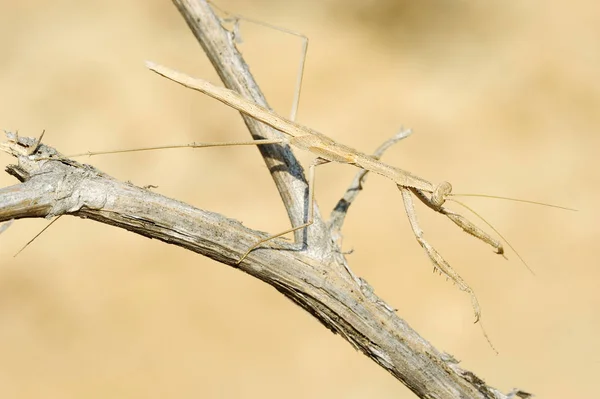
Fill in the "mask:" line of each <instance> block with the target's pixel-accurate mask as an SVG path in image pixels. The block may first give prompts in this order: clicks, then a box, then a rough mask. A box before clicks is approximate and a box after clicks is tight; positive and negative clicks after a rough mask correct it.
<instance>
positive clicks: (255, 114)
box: [146, 62, 504, 321]
mask: <svg viewBox="0 0 600 399" xmlns="http://www.w3.org/2000/svg"><path fill="white" fill-rule="evenodd" d="M146 66H147V67H148V68H149V69H150V70H152V71H154V72H156V73H157V74H159V75H161V76H164V77H166V78H168V79H170V80H172V81H174V82H176V83H179V84H181V85H183V86H185V87H187V88H190V89H194V90H197V91H200V92H201V93H204V94H206V95H208V96H210V97H212V98H214V99H216V100H219V101H221V102H222V103H224V104H226V105H228V106H230V107H232V108H234V109H236V110H238V111H240V112H242V113H244V114H246V115H249V116H251V117H252V118H254V119H256V120H258V121H261V122H263V123H265V124H267V125H269V126H271V127H273V128H275V129H277V130H279V131H281V132H283V133H285V134H286V135H288V136H291V138H290V139H289V141H288V142H289V144H291V145H294V146H296V147H298V148H300V149H302V150H306V151H310V152H312V153H313V154H315V155H316V156H317V159H316V161H315V162H313V164H312V165H311V170H310V175H311V177H314V168H315V166H317V165H319V164H323V163H327V162H339V163H344V164H350V165H354V166H356V167H358V168H361V169H364V170H368V171H371V172H375V173H377V174H380V175H382V176H385V177H387V178H388V179H390V180H392V181H393V182H395V183H396V185H397V186H398V187H399V188H400V189H401V191H402V190H403V189H407V190H412V189H414V190H418V191H419V192H421V193H429V194H430V197H426V198H427V202H428V203H429V204H431V205H432V209H434V210H436V211H437V212H440V209H442V205H443V204H444V202H445V201H446V199H447V197H449V196H450V195H451V190H452V186H451V185H450V183H448V182H442V183H440V184H438V185H436V186H434V185H433V184H432V183H430V182H429V181H427V180H425V179H423V178H421V177H418V176H416V175H414V174H412V173H410V172H408V171H405V170H403V169H400V168H396V167H394V166H391V165H388V164H386V163H383V162H381V161H379V160H378V159H377V158H375V157H373V156H370V155H367V154H363V153H361V152H359V151H357V150H355V149H353V148H350V147H348V146H345V145H343V144H340V143H337V142H335V141H334V140H333V139H331V138H329V137H327V136H325V135H323V134H321V133H319V132H317V131H315V130H312V129H310V128H308V127H306V126H303V125H300V124H297V123H295V122H292V121H290V120H287V119H285V118H283V117H281V116H279V115H277V114H276V113H274V112H272V111H270V110H268V109H266V108H264V107H262V106H260V105H258V104H255V103H253V102H251V101H249V100H247V99H245V98H243V97H242V96H240V95H239V94H238V93H236V92H234V91H232V90H228V89H226V88H223V87H218V86H214V85H213V84H211V83H209V82H207V81H205V80H202V79H196V78H193V77H191V76H188V75H186V74H183V73H181V72H178V71H175V70H173V69H170V68H167V67H164V66H161V65H157V64H155V63H152V62H147V63H146ZM313 184H314V179H313V178H311V179H309V201H310V204H311V206H310V207H311V208H312V203H313V201H312V200H313V196H314V190H313V189H312V186H313ZM403 197H405V195H403ZM418 198H419V199H421V200H423V199H422V198H421V197H420V196H418ZM406 211H407V213H408V216H409V218H412V219H411V224H413V225H415V226H416V217H415V212H414V209H413V207H412V206H410V205H409V204H407V205H406ZM440 213H442V214H444V215H446V216H448V217H449V218H450V220H452V221H453V222H454V223H456V224H457V225H459V226H460V227H461V228H462V229H463V230H464V231H465V232H467V233H468V234H470V235H473V236H474V237H477V238H479V239H480V240H482V241H484V242H486V243H488V244H489V245H491V246H492V247H494V248H495V249H496V252H497V253H499V254H502V253H503V252H504V248H503V246H502V244H501V243H500V242H499V241H497V240H494V239H491V237H490V236H489V235H487V234H481V232H482V230H481V229H479V228H477V227H476V226H475V225H474V224H473V223H471V222H470V221H468V220H467V219H466V218H464V217H461V218H460V219H457V218H453V217H450V216H449V215H448V214H447V213H444V212H440ZM311 214H312V212H311V211H310V210H309V218H308V220H307V222H306V223H304V224H302V225H300V226H297V227H293V228H291V229H288V230H286V231H284V232H281V233H278V234H274V235H272V236H269V237H267V238H265V239H263V240H260V241H259V242H258V243H256V244H255V245H253V246H252V247H250V248H249V249H248V251H246V253H245V254H244V255H243V256H242V257H241V258H240V260H239V261H238V264H239V263H241V262H242V261H243V260H244V259H245V258H246V257H247V256H248V255H249V254H250V253H251V252H252V251H253V250H254V249H256V248H257V247H258V246H259V245H260V244H262V243H264V242H266V241H269V240H271V239H273V238H275V237H279V236H281V235H283V234H287V233H290V232H293V231H296V230H299V229H303V228H305V227H308V226H310V224H312V217H311V216H312V215H311ZM417 240H419V243H420V244H421V245H422V246H423V245H424V244H423V243H426V241H424V240H423V239H422V237H419V236H418V235H417ZM428 247H429V248H431V246H428ZM428 247H425V246H424V248H425V250H426V253H427V255H428V256H429V258H430V259H431V261H432V262H433V263H434V265H436V267H437V268H438V269H439V270H440V272H442V273H444V274H445V275H446V276H447V277H448V278H449V279H451V280H452V281H454V282H455V283H456V284H457V285H458V286H459V288H461V289H462V290H466V289H465V287H466V288H468V290H466V291H467V292H468V293H469V294H470V295H471V297H472V300H473V298H474V294H473V291H472V290H471V289H470V288H469V287H468V285H467V284H466V283H465V282H464V281H463V280H462V279H460V277H459V276H458V274H456V273H455V272H454V271H453V269H452V268H451V267H450V265H449V264H448V263H447V262H445V261H444V260H443V258H442V257H441V256H440V255H439V254H438V253H437V252H432V251H430V250H427V248H428ZM476 303H477V302H476V299H475V301H474V302H473V310H474V312H475V319H476V321H477V320H479V317H480V314H481V312H480V310H479V307H478V306H476Z"/></svg>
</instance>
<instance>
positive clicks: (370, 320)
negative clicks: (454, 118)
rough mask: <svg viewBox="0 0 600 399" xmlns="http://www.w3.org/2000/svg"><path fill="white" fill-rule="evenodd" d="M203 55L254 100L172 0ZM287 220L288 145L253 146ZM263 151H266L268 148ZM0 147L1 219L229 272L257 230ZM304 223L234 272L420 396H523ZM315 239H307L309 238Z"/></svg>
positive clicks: (27, 148)
mask: <svg viewBox="0 0 600 399" xmlns="http://www.w3.org/2000/svg"><path fill="white" fill-rule="evenodd" d="M174 3H175V4H176V5H177V7H178V9H179V10H180V12H181V13H182V15H183V16H184V17H185V19H186V21H187V22H188V25H190V27H191V29H192V31H193V32H194V34H195V35H196V37H197V38H198V40H199V41H200V43H201V44H202V47H203V48H204V49H205V51H206V52H207V53H208V54H209V57H211V60H212V62H213V65H215V68H216V69H217V71H218V72H219V75H220V76H221V77H222V79H223V80H224V82H225V84H226V85H227V86H228V87H230V88H232V89H234V90H236V91H239V92H242V93H243V95H244V96H250V97H251V98H253V101H256V102H258V103H264V99H263V100H261V99H260V98H257V97H254V96H255V95H257V94H259V93H260V91H259V90H258V88H257V87H251V86H252V85H251V84H249V83H248V82H249V80H248V79H249V77H250V75H249V72H248V68H247V67H246V66H245V64H244V63H243V60H242V59H241V57H240V56H239V54H238V53H237V51H236V49H235V45H234V43H233V41H232V40H231V36H230V33H229V32H227V31H226V30H225V29H223V28H222V27H221V25H220V23H219V19H218V18H217V17H216V16H215V15H214V14H213V12H212V10H211V9H210V7H209V6H208V4H207V3H206V2H205V1H199V0H186V1H184V0H177V1H174ZM246 123H247V125H248V126H249V128H250V130H251V131H253V136H254V137H255V138H265V139H277V138H278V137H277V136H278V133H277V132H276V131H274V130H272V129H267V130H261V131H260V132H259V133H256V132H257V130H256V129H264V127H263V126H262V125H261V124H260V123H258V122H255V121H253V120H251V119H248V120H246ZM261 147H262V150H264V149H265V148H268V150H265V152H263V157H264V158H265V161H266V162H267V163H268V165H269V169H270V171H271V173H272V175H273V177H274V179H275V180H276V183H277V184H278V188H279V190H280V192H281V193H282V198H283V200H284V203H285V204H286V207H287V208H288V212H289V214H290V218H291V219H292V220H293V223H294V224H295V225H297V224H301V223H302V222H303V221H304V218H305V212H306V203H305V200H306V189H307V187H306V184H305V180H304V177H303V175H302V169H301V168H300V167H299V164H298V163H297V161H296V160H295V158H294V157H293V154H292V153H291V151H289V148H287V147H281V146H261ZM269 147H270V148H269ZM0 150H2V151H5V152H7V153H10V154H12V155H13V156H14V157H16V158H17V159H18V161H19V165H18V166H15V165H10V166H8V167H7V172H8V173H10V174H11V175H13V176H15V177H17V178H18V179H19V180H20V181H21V182H22V183H20V184H17V185H14V186H11V187H6V188H3V189H0V222H3V221H8V220H12V219H20V218H28V217H53V216H60V215H64V214H66V215H72V216H78V217H83V218H89V219H93V220H96V221H99V222H101V223H107V224H110V225H113V226H115V227H120V228H124V229H127V230H130V231H132V232H135V233H137V234H141V235H144V236H146V237H150V238H156V239H158V240H161V241H164V242H167V243H171V244H175V245H178V246H181V247H184V248H186V249H188V250H191V251H194V252H197V253H199V254H202V255H204V256H208V257H210V258H212V259H215V260H217V261H219V262H221V263H223V264H226V265H230V266H234V265H236V263H237V260H238V259H239V258H240V256H241V255H242V254H243V253H244V251H246V249H247V248H248V247H249V246H250V245H252V243H254V242H256V241H257V240H259V239H261V238H264V237H265V234H264V233H261V232H257V231H253V230H250V229H248V228H246V227H244V226H242V225H241V224H240V223H239V222H237V221H235V220H231V219H228V218H226V217H224V216H222V215H218V214H215V213H212V212H208V211H204V210H200V209H196V208H194V207H192V206H190V205H187V204H184V203H181V202H179V201H176V200H173V199H169V198H166V197H164V196H161V195H159V194H156V193H153V192H151V191H149V190H146V189H142V188H139V187H135V186H133V185H131V184H129V183H124V182H120V181H118V180H115V179H113V178H112V177H110V176H107V175H105V174H103V173H102V172H100V171H98V170H96V169H94V168H93V167H90V166H87V165H82V164H79V163H77V162H75V161H72V160H70V159H66V158H64V157H63V156H62V155H60V154H59V153H58V152H57V151H56V150H54V149H52V148H50V147H47V146H45V145H43V144H42V145H39V143H37V140H34V139H30V138H25V137H17V136H16V135H11V134H9V135H8V136H7V141H6V142H3V143H0ZM315 217H316V219H317V220H318V221H319V222H318V223H317V225H316V226H312V227H311V234H310V241H309V248H311V249H312V251H299V250H298V248H297V246H295V245H292V244H287V243H285V242H283V241H276V242H275V244H276V245H277V246H278V248H281V249H283V250H272V249H259V250H257V251H254V252H253V255H252V257H251V258H248V259H247V260H246V261H245V262H244V263H243V264H241V265H238V266H236V267H239V268H240V269H241V270H242V271H244V272H246V273H248V274H250V275H252V276H253V277H256V278H258V279H260V280H262V281H264V282H265V283H267V284H269V285H271V286H273V287H274V288H276V289H277V290H278V291H280V292H281V293H282V294H284V295H285V296H287V297H288V298H290V299H291V300H292V301H294V302H295V303H296V304H298V305H300V306H301V307H302V308H304V309H305V310H306V311H308V312H309V313H310V314H312V315H313V316H314V317H315V318H317V319H318V320H319V321H320V322H321V323H322V324H323V325H324V326H326V327H327V328H328V329H330V330H331V331H332V332H334V333H336V334H339V335H340V336H341V337H343V338H344V339H345V340H347V341H348V342H349V343H350V344H351V345H352V346H353V347H354V348H355V349H358V350H360V351H362V352H363V353H364V354H365V355H367V356H368V357H369V358H371V359H372V360H373V361H374V362H376V363H377V364H379V365H380V366H381V367H383V368H385V369H386V370H387V371H389V372H390V373H391V374H392V375H394V376H395V377H396V378H397V379H398V380H400V381H401V382H402V383H403V384H405V385H406V386H407V387H408V388H409V389H411V390H412V391H413V392H414V393H415V394H416V395H417V396H419V397H421V398H458V397H463V398H495V399H504V398H509V397H515V396H519V397H527V394H526V393H525V392H522V391H513V392H511V393H510V394H503V393H501V392H500V391H498V390H496V389H494V388H492V387H490V386H488V385H486V384H485V383H484V381H483V380H481V379H480V378H477V377H476V376H475V375H474V374H473V373H471V372H469V371H465V370H463V369H461V368H460V367H458V363H457V361H456V360H455V359H454V358H453V357H452V356H450V355H448V354H445V353H443V352H440V351H438V350H437V349H436V348H435V347H433V346H432V345H431V344H430V343H429V342H427V341H426V340H425V339H423V338H422V337H421V336H419V334H418V333H417V332H416V331H414V330H412V329H411V328H410V326H408V324H407V323H406V322H405V321H404V320H402V319H401V318H400V317H398V315H397V314H396V313H395V311H394V310H393V308H392V307H391V306H389V305H387V304H386V303H385V302H384V301H382V300H381V299H380V298H378V297H377V296H376V295H375V294H374V292H373V289H372V288H371V287H370V286H369V285H368V284H367V283H366V282H365V281H364V280H363V279H360V278H356V277H355V276H354V275H353V274H352V273H351V272H350V271H349V268H348V265H347V263H346V260H345V259H344V257H343V256H342V255H341V251H340V249H339V248H338V247H336V245H335V240H334V239H333V237H332V235H331V234H330V232H329V230H328V229H327V227H326V226H325V224H324V223H323V222H322V220H321V219H320V218H319V217H318V214H316V215H315ZM313 240H314V242H313Z"/></svg>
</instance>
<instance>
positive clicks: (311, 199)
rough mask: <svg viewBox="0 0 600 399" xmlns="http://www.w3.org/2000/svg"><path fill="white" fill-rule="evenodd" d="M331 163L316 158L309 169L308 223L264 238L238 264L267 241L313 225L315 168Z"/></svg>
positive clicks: (249, 249)
mask: <svg viewBox="0 0 600 399" xmlns="http://www.w3.org/2000/svg"><path fill="white" fill-rule="evenodd" d="M329 162H331V161H328V160H327V159H323V158H316V159H315V160H314V161H313V162H312V163H311V164H310V167H309V168H308V217H307V220H306V223H303V224H301V225H300V226H296V227H292V228H291V229H287V230H285V231H282V232H280V233H277V234H273V235H271V236H268V237H266V238H263V239H261V240H259V241H258V242H257V243H256V244H254V245H252V246H251V247H250V248H248V250H247V251H246V252H245V253H244V255H242V257H241V258H240V260H238V261H237V263H236V264H238V265H239V264H240V263H242V261H243V260H244V259H246V257H247V256H248V255H250V253H251V252H252V251H254V250H255V249H256V248H258V247H259V246H260V245H261V244H264V243H265V242H267V241H271V240H272V239H274V238H277V237H281V236H282V235H285V234H288V233H292V232H294V231H296V230H300V229H304V228H306V227H308V226H310V225H312V224H313V221H314V204H315V167H317V166H319V165H323V164H326V163H329Z"/></svg>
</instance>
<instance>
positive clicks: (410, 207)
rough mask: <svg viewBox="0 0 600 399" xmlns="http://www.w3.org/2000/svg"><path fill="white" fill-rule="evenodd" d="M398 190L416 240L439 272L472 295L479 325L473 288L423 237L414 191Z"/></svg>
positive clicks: (403, 188) (479, 312)
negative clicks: (416, 210)
mask: <svg viewBox="0 0 600 399" xmlns="http://www.w3.org/2000/svg"><path fill="white" fill-rule="evenodd" d="M398 189H399V190H400V192H401V193H402V199H403V200H404V209H405V210H406V215H407V216H408V221H409V222H410V226H411V228H412V231H413V233H414V235H415V238H416V239H417V241H418V242H419V244H420V245H421V247H423V249H424V250H425V252H426V253H427V256H429V259H431V261H432V262H433V264H434V266H435V268H436V269H437V270H439V271H440V273H442V274H444V275H445V276H446V277H448V278H449V279H450V280H452V281H453V282H454V283H455V284H456V285H458V288H460V290H462V291H465V292H466V293H468V294H469V295H470V297H471V305H472V306H473V311H474V312H475V322H476V323H477V322H478V321H479V318H480V316H481V310H480V307H479V301H478V300H477V297H476V296H475V293H474V292H473V290H472V289H471V287H469V285H468V284H467V283H466V282H465V281H464V280H463V279H462V277H460V276H459V275H458V273H456V272H455V271H454V269H453V268H452V267H451V266H450V265H449V264H448V262H446V260H445V259H444V258H443V257H442V255H440V254H439V252H438V251H436V250H435V248H433V247H432V246H431V244H429V243H428V242H427V241H426V240H425V238H424V237H423V230H421V227H420V226H419V223H418V221H417V214H416V212H415V206H414V203H413V198H412V195H411V192H412V189H408V188H406V187H403V186H400V185H399V186H398Z"/></svg>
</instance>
